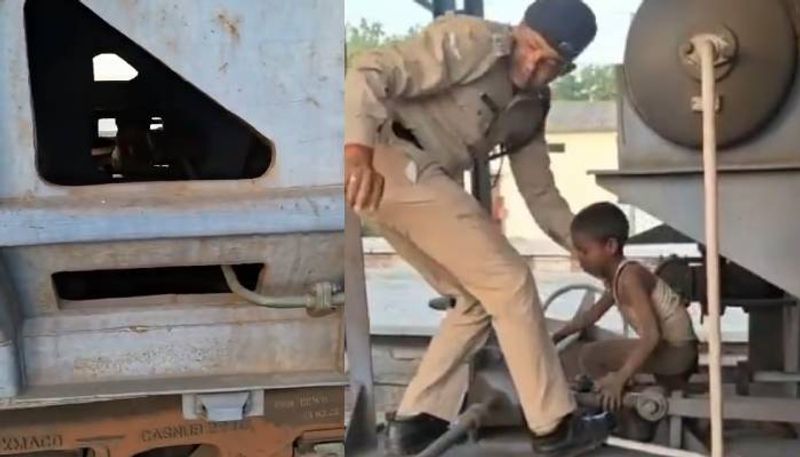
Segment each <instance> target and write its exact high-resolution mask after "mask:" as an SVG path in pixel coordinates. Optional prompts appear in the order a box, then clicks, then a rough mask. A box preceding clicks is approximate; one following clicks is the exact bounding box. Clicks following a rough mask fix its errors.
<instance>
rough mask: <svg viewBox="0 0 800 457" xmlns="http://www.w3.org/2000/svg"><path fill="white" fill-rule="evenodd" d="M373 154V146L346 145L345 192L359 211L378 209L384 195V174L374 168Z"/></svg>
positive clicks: (351, 205)
mask: <svg viewBox="0 0 800 457" xmlns="http://www.w3.org/2000/svg"><path fill="white" fill-rule="evenodd" d="M372 154H373V149H372V148H369V147H367V146H362V145H360V144H348V145H346V146H345V147H344V185H345V188H344V189H345V190H344V194H345V199H346V200H347V204H348V205H350V207H352V208H353V209H354V210H355V211H356V212H357V213H359V212H361V211H362V210H365V211H374V210H376V209H378V205H379V204H380V202H381V198H382V197H383V176H381V174H380V173H378V172H377V171H375V168H373V166H372Z"/></svg>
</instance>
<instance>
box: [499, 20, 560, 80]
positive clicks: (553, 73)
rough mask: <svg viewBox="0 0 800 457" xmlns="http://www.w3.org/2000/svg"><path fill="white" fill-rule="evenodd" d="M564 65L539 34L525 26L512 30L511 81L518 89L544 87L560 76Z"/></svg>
mask: <svg viewBox="0 0 800 457" xmlns="http://www.w3.org/2000/svg"><path fill="white" fill-rule="evenodd" d="M565 66H566V63H565V62H564V60H563V59H562V58H561V56H560V55H559V54H558V52H557V51H556V50H555V49H553V47H552V46H550V44H549V43H547V40H545V39H544V37H542V36H541V35H540V34H539V33H537V32H536V31H535V30H533V29H531V28H530V27H528V26H527V25H525V24H520V25H518V26H517V27H516V28H515V29H514V53H513V54H512V61H511V80H512V82H513V83H514V85H515V86H516V87H517V88H519V89H533V88H539V87H544V86H546V85H548V84H550V83H551V82H552V81H553V80H554V79H556V78H557V77H558V76H560V75H561V74H562V73H563V71H564V68H565Z"/></svg>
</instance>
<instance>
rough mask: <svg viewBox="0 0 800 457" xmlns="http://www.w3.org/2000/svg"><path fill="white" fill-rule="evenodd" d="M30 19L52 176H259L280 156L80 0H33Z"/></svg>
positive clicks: (40, 152)
mask: <svg viewBox="0 0 800 457" xmlns="http://www.w3.org/2000/svg"><path fill="white" fill-rule="evenodd" d="M25 25H26V38H27V45H28V61H29V65H30V82H31V93H32V98H33V111H34V120H35V124H36V126H35V127H36V128H35V131H36V166H37V169H38V172H39V174H40V175H41V176H42V178H44V179H45V180H46V181H48V182H51V183H54V184H58V185H67V186H80V185H93V184H106V183H115V182H141V181H176V180H213V179H253V178H256V177H259V176H262V175H263V174H264V173H266V171H267V169H268V168H269V166H270V164H271V163H272V162H273V158H274V150H273V146H272V143H271V142H270V141H269V140H268V139H266V138H264V137H263V136H261V135H259V134H258V133H257V132H256V131H255V130H254V129H253V128H252V127H251V126H249V125H248V124H247V123H245V122H244V121H242V120H241V119H240V118H238V117H237V116H235V115H234V114H232V113H231V112H229V111H228V110H226V109H225V108H223V107H222V106H221V105H220V104H219V103H217V102H216V101H214V100H212V99H211V98H210V97H208V96H207V95H206V94H204V93H203V92H201V91H200V90H198V89H197V88H196V87H194V86H193V85H191V84H190V83H189V82H187V81H186V80H185V79H184V78H182V77H181V76H179V75H178V74H177V73H175V72H174V71H172V70H171V69H170V68H168V67H167V66H166V65H165V64H164V63H162V62H161V61H159V60H158V59H156V58H155V57H153V56H152V55H151V54H150V53H148V52H147V51H146V50H144V49H143V48H142V47H140V46H139V45H137V44H136V43H134V42H133V41H132V40H131V39H129V38H128V37H126V36H125V35H124V34H122V33H121V32H119V31H118V30H116V29H115V28H113V27H111V26H110V25H109V24H108V23H106V22H105V21H103V20H102V19H101V18H100V17H99V16H97V15H96V14H95V13H94V12H92V11H91V10H90V9H89V8H87V7H86V6H85V5H83V4H81V3H80V2H79V1H78V0H27V2H26V4H25ZM98 70H99V73H101V74H98ZM134 72H135V74H134Z"/></svg>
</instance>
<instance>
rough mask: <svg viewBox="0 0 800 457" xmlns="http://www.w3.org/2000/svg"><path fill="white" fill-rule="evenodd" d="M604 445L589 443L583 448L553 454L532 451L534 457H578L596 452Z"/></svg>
mask: <svg viewBox="0 0 800 457" xmlns="http://www.w3.org/2000/svg"><path fill="white" fill-rule="evenodd" d="M603 444H604V443H591V444H586V445H584V446H581V447H578V448H575V449H570V450H566V451H555V452H548V453H538V452H535V451H534V454H533V455H534V456H535V457H580V456H582V455H586V454H587V453H589V452H592V451H596V450H598V449H600V448H601V447H603Z"/></svg>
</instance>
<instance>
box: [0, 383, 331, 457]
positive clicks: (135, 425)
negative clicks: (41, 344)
mask: <svg viewBox="0 0 800 457" xmlns="http://www.w3.org/2000/svg"><path fill="white" fill-rule="evenodd" d="M264 397H265V398H264V401H265V403H266V404H267V405H268V409H269V411H268V413H267V416H266V417H251V418H247V419H245V420H241V421H233V422H219V423H209V422H204V421H198V420H185V419H184V418H183V417H182V416H181V405H180V397H165V398H154V399H137V400H127V401H116V402H109V403H103V404H96V405H73V406H62V407H58V408H45V409H39V410H36V409H29V410H22V411H14V412H5V413H4V414H3V417H2V419H0V455H11V456H19V455H22V454H25V455H30V454H28V453H37V454H36V455H38V453H42V455H50V454H45V453H46V452H48V451H50V452H54V451H86V450H89V451H93V452H91V453H89V454H90V455H98V456H106V457H134V456H136V455H140V454H141V453H143V452H145V451H148V450H154V449H163V448H167V447H179V446H188V449H189V452H191V450H192V449H193V448H194V447H196V446H197V445H201V444H202V445H205V446H207V447H208V448H210V449H207V451H208V452H204V453H192V454H191V455H206V456H220V457H221V456H243V457H244V456H247V457H289V456H294V455H298V454H297V453H296V452H295V448H296V447H297V444H298V443H300V444H306V445H307V446H311V445H313V444H316V443H325V442H329V441H335V440H338V439H341V435H342V433H343V430H342V429H343V422H344V405H343V403H344V395H343V389H342V388H341V387H311V388H302V389H287V390H281V391H275V392H267V393H266V394H264ZM290 404H292V405H293V404H297V405H300V406H299V407H298V408H296V409H294V410H293V412H294V415H293V416H292V417H290V418H286V417H281V416H280V415H276V411H280V409H281V408H282V407H283V406H285V405H290ZM287 419H288V420H287ZM53 455H56V454H55V452H54V454H53ZM57 455H63V454H61V453H58V454H57ZM66 455H69V454H66ZM75 455H85V454H84V452H76V454H75ZM174 455H189V453H188V452H187V453H183V454H177V453H176V454H174Z"/></svg>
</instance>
